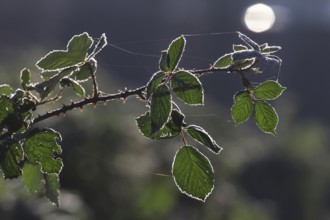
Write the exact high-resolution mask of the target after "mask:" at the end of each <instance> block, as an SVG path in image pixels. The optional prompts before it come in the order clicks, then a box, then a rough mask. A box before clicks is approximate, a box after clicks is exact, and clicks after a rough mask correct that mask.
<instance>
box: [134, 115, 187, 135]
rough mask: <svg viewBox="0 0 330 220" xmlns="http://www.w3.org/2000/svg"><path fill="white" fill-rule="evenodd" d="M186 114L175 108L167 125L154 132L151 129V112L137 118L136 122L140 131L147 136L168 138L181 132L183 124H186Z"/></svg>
mask: <svg viewBox="0 0 330 220" xmlns="http://www.w3.org/2000/svg"><path fill="white" fill-rule="evenodd" d="M183 120H184V116H183V115H182V113H180V112H178V111H177V110H173V111H172V113H171V117H170V119H169V121H168V122H167V123H166V124H165V126H164V127H163V128H162V129H160V130H159V131H157V132H156V133H152V130H151V118H150V113H149V112H147V113H146V114H144V115H141V116H140V117H138V118H136V123H137V125H138V127H139V129H140V132H141V133H142V134H143V135H144V136H145V137H147V138H151V139H168V138H173V137H176V136H178V135H179V134H180V132H181V128H182V126H184V121H183Z"/></svg>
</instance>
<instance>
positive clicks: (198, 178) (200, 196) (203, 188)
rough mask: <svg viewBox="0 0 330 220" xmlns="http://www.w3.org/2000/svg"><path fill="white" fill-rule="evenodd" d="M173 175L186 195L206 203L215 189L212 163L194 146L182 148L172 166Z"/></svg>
mask: <svg viewBox="0 0 330 220" xmlns="http://www.w3.org/2000/svg"><path fill="white" fill-rule="evenodd" d="M172 175H173V177H174V181H175V183H176V185H177V186H178V188H179V189H180V190H181V192H183V193H184V194H186V195H188V196H190V197H192V198H194V199H197V200H201V201H205V200H206V198H207V197H208V196H209V195H210V194H211V192H212V190H213V188H214V171H213V167H212V165H211V163H210V161H209V160H208V159H207V157H206V156H204V155H203V154H202V153H200V152H199V151H198V150H197V149H196V148H194V147H192V146H184V147H181V148H180V150H179V151H178V152H177V153H176V155H175V157H174V161H173V164H172Z"/></svg>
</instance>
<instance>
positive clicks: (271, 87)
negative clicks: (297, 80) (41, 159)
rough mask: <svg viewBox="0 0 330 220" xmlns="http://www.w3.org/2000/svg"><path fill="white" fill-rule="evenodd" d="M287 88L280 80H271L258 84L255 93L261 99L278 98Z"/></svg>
mask: <svg viewBox="0 0 330 220" xmlns="http://www.w3.org/2000/svg"><path fill="white" fill-rule="evenodd" d="M284 90H285V87H282V86H281V85H280V84H279V83H278V82H276V81H273V80H269V81H266V82H264V83H261V84H260V85H259V86H257V87H256V88H255V90H254V92H253V94H254V95H255V96H256V97H257V98H260V99H266V100H274V99H277V98H278V97H279V96H280V95H281V94H282V93H283V91H284Z"/></svg>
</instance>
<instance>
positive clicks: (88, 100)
mask: <svg viewBox="0 0 330 220" xmlns="http://www.w3.org/2000/svg"><path fill="white" fill-rule="evenodd" d="M145 89H146V86H143V87H140V88H137V89H134V90H126V91H124V92H119V93H116V94H109V95H100V96H93V97H86V98H85V99H84V100H82V101H79V102H72V103H71V104H70V105H63V107H62V108H59V109H56V110H54V111H51V112H47V113H46V114H44V115H39V116H38V117H36V118H35V119H34V120H33V122H32V124H36V123H38V122H40V121H43V120H45V119H47V118H50V117H53V116H58V115H60V114H62V113H65V112H67V111H70V110H73V109H75V108H83V107H84V106H85V105H89V104H94V105H95V104H96V103H98V102H106V101H110V100H116V99H124V100H125V99H127V97H129V96H133V95H135V96H139V97H141V96H142V93H143V92H144V91H145Z"/></svg>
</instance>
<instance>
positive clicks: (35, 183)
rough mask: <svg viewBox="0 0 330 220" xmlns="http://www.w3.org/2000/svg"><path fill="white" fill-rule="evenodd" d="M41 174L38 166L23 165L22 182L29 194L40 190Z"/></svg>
mask: <svg viewBox="0 0 330 220" xmlns="http://www.w3.org/2000/svg"><path fill="white" fill-rule="evenodd" d="M41 179H42V173H41V170H40V164H31V163H28V162H26V163H24V166H23V170H22V181H23V183H24V185H25V187H26V188H27V189H28V190H29V192H30V193H32V194H33V193H35V192H37V191H38V190H39V189H40V185H41Z"/></svg>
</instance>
